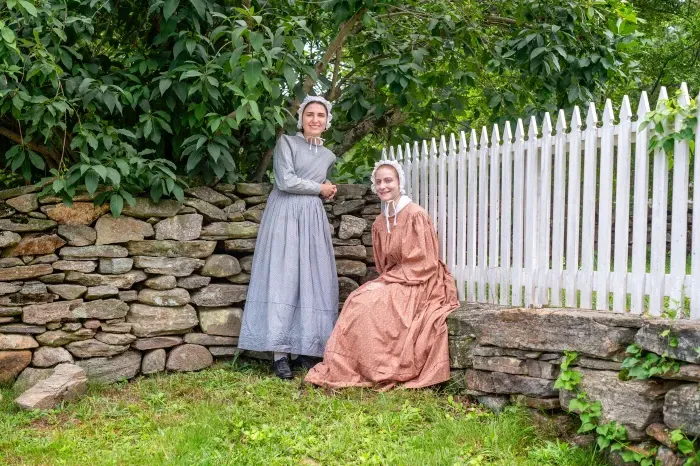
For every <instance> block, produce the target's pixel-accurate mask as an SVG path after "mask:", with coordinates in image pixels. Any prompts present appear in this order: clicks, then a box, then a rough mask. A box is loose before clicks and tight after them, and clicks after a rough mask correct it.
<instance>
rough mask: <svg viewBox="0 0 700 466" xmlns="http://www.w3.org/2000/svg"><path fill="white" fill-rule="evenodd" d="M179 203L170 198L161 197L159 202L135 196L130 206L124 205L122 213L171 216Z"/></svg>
mask: <svg viewBox="0 0 700 466" xmlns="http://www.w3.org/2000/svg"><path fill="white" fill-rule="evenodd" d="M180 207H181V204H180V203H179V202H177V201H174V200H170V199H163V200H161V201H160V202H157V203H156V202H153V201H151V200H150V199H146V198H143V197H137V198H136V204H135V205H134V206H133V207H132V206H130V205H128V204H127V205H125V206H124V210H123V211H122V214H123V215H128V216H129V217H136V218H144V219H147V218H151V217H172V216H174V215H175V214H177V212H178V211H179V210H180Z"/></svg>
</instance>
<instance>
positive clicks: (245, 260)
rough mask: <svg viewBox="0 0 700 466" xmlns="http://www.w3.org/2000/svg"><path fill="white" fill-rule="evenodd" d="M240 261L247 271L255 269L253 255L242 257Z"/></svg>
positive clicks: (242, 267) (242, 268)
mask: <svg viewBox="0 0 700 466" xmlns="http://www.w3.org/2000/svg"><path fill="white" fill-rule="evenodd" d="M238 263H239V264H240V265H241V270H243V271H244V272H245V273H250V272H251V271H252V270H253V256H245V257H241V258H240V260H239V261H238Z"/></svg>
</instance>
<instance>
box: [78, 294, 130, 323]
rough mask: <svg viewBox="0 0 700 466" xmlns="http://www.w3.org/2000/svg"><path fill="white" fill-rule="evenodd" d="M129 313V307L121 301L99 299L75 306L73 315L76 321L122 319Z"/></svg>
mask: <svg viewBox="0 0 700 466" xmlns="http://www.w3.org/2000/svg"><path fill="white" fill-rule="evenodd" d="M127 312H129V305H128V304H126V303H125V302H122V301H121V300H119V299H99V300H96V301H90V302H86V303H82V304H80V305H78V306H75V307H74V308H73V309H72V311H71V315H72V316H73V317H74V318H76V319H101V320H108V319H121V318H122V317H126V314H127Z"/></svg>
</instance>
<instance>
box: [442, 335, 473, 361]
mask: <svg viewBox="0 0 700 466" xmlns="http://www.w3.org/2000/svg"><path fill="white" fill-rule="evenodd" d="M473 344H474V339H473V338H469V337H467V336H462V337H451V338H449V340H448V345H449V350H450V367H451V368H455V369H466V368H468V367H471V366H472V355H471V352H470V349H471V347H472V346H473Z"/></svg>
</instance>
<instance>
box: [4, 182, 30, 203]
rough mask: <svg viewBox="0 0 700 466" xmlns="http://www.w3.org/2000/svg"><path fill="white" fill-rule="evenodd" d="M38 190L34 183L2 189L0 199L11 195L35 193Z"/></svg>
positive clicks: (11, 196) (8, 197)
mask: <svg viewBox="0 0 700 466" xmlns="http://www.w3.org/2000/svg"><path fill="white" fill-rule="evenodd" d="M37 191H39V187H38V186H37V185H34V184H30V185H27V186H18V187H16V188H10V189H4V190H2V191H0V200H5V199H10V198H13V197H18V196H22V195H24V194H30V193H35V192H37Z"/></svg>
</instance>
